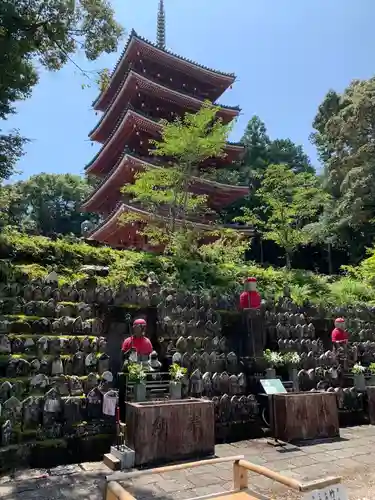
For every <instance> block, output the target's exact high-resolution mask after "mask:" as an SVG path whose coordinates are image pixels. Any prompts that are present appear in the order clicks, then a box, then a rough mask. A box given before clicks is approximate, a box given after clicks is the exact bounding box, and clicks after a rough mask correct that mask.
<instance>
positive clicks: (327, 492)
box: [303, 484, 349, 500]
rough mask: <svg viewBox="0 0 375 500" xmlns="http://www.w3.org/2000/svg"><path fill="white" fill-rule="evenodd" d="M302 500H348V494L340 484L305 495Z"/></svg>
mask: <svg viewBox="0 0 375 500" xmlns="http://www.w3.org/2000/svg"><path fill="white" fill-rule="evenodd" d="M303 500H349V497H348V492H347V491H346V488H344V486H343V485H342V484H333V485H332V486H327V487H326V488H323V489H322V490H314V491H310V492H309V493H306V494H305V496H304V497H303Z"/></svg>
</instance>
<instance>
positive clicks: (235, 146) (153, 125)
mask: <svg viewBox="0 0 375 500" xmlns="http://www.w3.org/2000/svg"><path fill="white" fill-rule="evenodd" d="M130 117H134V118H135V119H136V120H138V121H140V122H143V123H144V124H145V126H146V127H148V129H151V130H154V131H157V132H159V131H160V130H161V127H162V125H161V124H160V123H158V122H157V121H155V120H153V119H152V118H149V117H147V116H145V115H143V114H141V113H140V112H139V111H134V110H133V109H131V108H128V109H126V110H124V112H123V114H122V115H121V116H120V118H119V119H118V121H117V124H116V127H115V128H114V130H113V132H112V134H111V135H110V137H109V138H108V139H107V140H106V141H105V143H104V144H103V146H102V147H101V149H100V151H98V153H97V154H96V155H95V156H94V158H93V159H92V160H91V162H90V163H88V164H87V165H86V166H85V170H86V171H87V172H91V171H93V170H94V165H95V162H96V161H97V160H98V159H99V158H100V156H101V155H102V154H103V152H104V151H105V150H106V148H107V146H108V145H109V144H110V143H111V142H112V140H114V138H115V136H116V135H117V134H118V132H119V129H120V128H122V127H121V125H122V124H125V122H126V120H128V119H129V118H130ZM225 149H226V150H232V151H238V152H242V151H244V146H243V145H242V144H241V143H238V142H237V143H234V142H227V144H226V147H225Z"/></svg>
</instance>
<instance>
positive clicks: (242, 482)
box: [233, 460, 248, 490]
mask: <svg viewBox="0 0 375 500" xmlns="http://www.w3.org/2000/svg"><path fill="white" fill-rule="evenodd" d="M247 487H248V477H247V470H246V469H245V468H244V467H242V466H241V465H240V464H239V461H238V460H236V461H235V462H234V464H233V488H234V489H235V490H243V489H245V488H247Z"/></svg>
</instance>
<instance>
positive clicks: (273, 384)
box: [260, 378, 287, 394]
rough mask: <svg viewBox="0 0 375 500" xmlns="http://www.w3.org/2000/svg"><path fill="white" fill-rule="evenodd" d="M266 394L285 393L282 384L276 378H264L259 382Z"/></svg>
mask: <svg viewBox="0 0 375 500" xmlns="http://www.w3.org/2000/svg"><path fill="white" fill-rule="evenodd" d="M260 383H261V384H262V387H263V389H264V392H265V393H266V394H283V393H285V392H287V391H286V389H285V387H284V386H283V384H282V382H281V380H280V379H278V378H266V379H262V380H261V381H260Z"/></svg>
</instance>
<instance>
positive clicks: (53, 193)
mask: <svg viewBox="0 0 375 500" xmlns="http://www.w3.org/2000/svg"><path fill="white" fill-rule="evenodd" d="M11 188H12V190H13V193H14V194H13V197H14V199H13V201H12V203H11V204H10V207H9V214H10V217H11V219H10V220H9V223H11V224H14V225H17V226H19V227H23V228H24V229H26V230H33V231H36V232H37V233H38V234H42V235H49V234H51V233H60V234H68V233H73V234H75V235H77V236H79V235H80V234H81V223H82V222H83V221H84V220H85V219H87V218H89V215H88V214H82V213H81V212H80V206H81V203H82V201H83V200H84V199H85V198H86V197H87V196H88V194H89V193H90V192H91V190H92V188H91V187H90V186H89V185H88V183H87V182H86V180H85V179H83V178H81V177H79V176H78V175H72V174H38V175H33V176H32V177H30V178H29V179H28V180H26V181H21V182H17V183H16V184H14V185H13V186H11Z"/></svg>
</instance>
